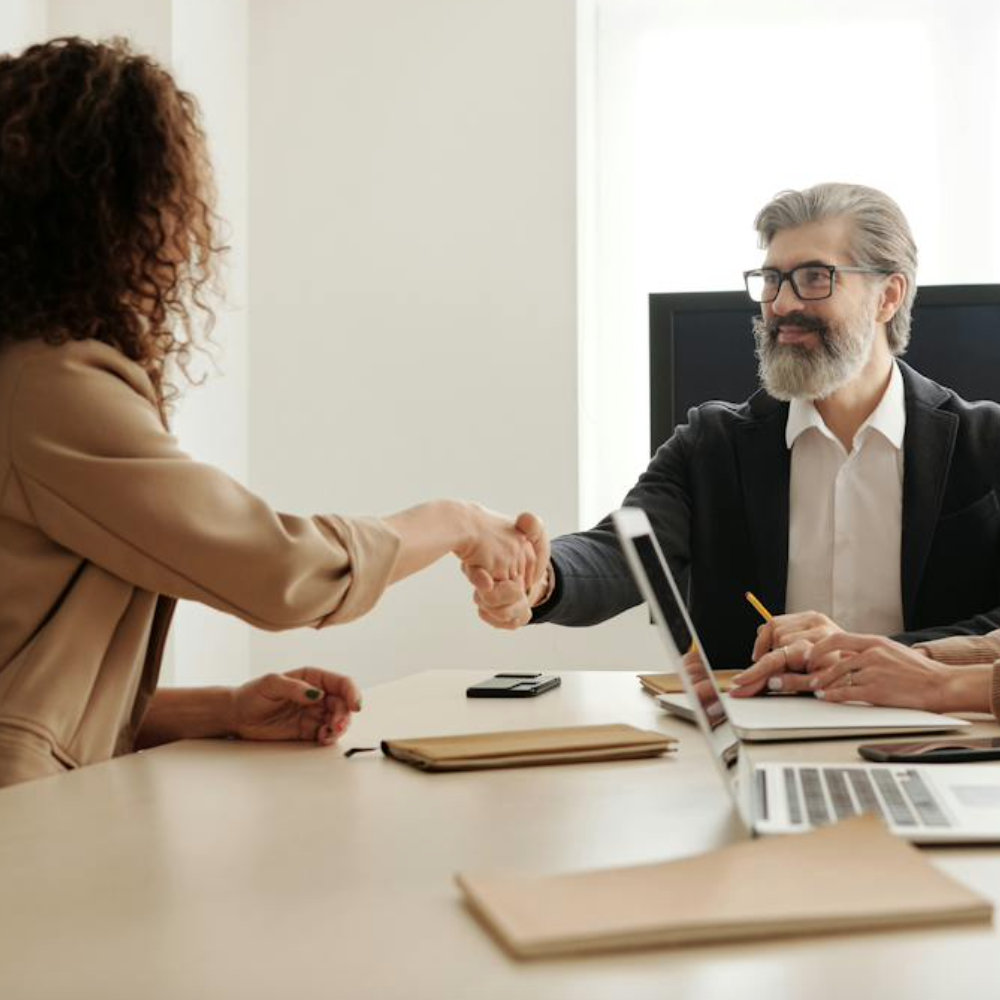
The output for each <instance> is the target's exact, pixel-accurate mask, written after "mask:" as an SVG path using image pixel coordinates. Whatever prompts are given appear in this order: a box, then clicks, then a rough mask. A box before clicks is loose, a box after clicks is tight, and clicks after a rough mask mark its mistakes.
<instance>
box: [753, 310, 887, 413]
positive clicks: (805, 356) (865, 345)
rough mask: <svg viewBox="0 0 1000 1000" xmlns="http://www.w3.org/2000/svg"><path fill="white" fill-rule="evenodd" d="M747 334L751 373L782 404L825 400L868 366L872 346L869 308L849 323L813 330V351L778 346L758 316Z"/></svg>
mask: <svg viewBox="0 0 1000 1000" xmlns="http://www.w3.org/2000/svg"><path fill="white" fill-rule="evenodd" d="M753 334H754V339H755V340H756V342H757V373H758V375H759V376H760V381H761V384H762V385H763V386H764V388H765V389H766V390H767V392H768V394H769V395H771V396H773V397H774V398H775V399H781V400H785V401H789V400H792V399H805V400H816V399H826V398H827V397H829V396H832V395H833V394H834V393H835V392H836V391H837V390H838V389H841V388H843V387H844V386H845V385H847V383H848V382H850V381H851V380H852V379H854V378H856V377H857V376H858V375H859V374H860V373H861V370H862V369H863V368H864V367H865V365H866V364H867V363H868V359H869V358H870V357H871V353H872V346H873V345H874V343H875V306H874V303H873V304H872V305H871V307H870V308H869V307H866V309H865V311H864V313H862V314H861V315H859V316H858V317H857V319H855V320H849V321H847V322H845V323H842V324H837V325H831V326H828V327H827V328H826V329H825V330H822V331H816V334H817V336H818V337H819V346H818V347H802V346H801V345H799V344H779V343H778V340H777V334H773V335H772V334H771V332H770V331H769V330H768V327H767V324H766V323H765V322H764V320H763V319H762V318H761V317H759V316H756V317H754V321H753Z"/></svg>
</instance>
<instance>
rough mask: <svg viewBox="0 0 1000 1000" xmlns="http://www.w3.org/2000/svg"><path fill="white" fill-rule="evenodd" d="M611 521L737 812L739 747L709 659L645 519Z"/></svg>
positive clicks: (631, 515)
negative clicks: (735, 801) (735, 802)
mask: <svg viewBox="0 0 1000 1000" xmlns="http://www.w3.org/2000/svg"><path fill="white" fill-rule="evenodd" d="M611 518H612V520H613V522H614V525H615V530H616V531H617V532H618V537H619V539H620V541H621V545H622V550H623V551H624V553H625V557H626V559H627V560H628V564H629V568H630V569H631V570H632V575H633V576H634V577H635V582H636V584H637V585H638V587H639V592H640V593H641V594H642V596H643V598H645V600H646V603H647V604H648V605H649V608H650V611H651V612H652V614H653V620H654V621H655V622H656V625H657V627H658V629H659V632H660V635H661V637H662V638H663V643H664V645H665V646H666V647H667V654H668V657H669V660H670V666H671V667H672V668H673V670H674V671H676V673H678V674H679V675H680V678H681V683H682V684H683V685H684V691H685V692H686V694H687V697H688V700H689V701H690V703H691V708H692V711H693V712H694V715H695V718H696V719H697V720H698V725H699V727H700V728H701V731H702V733H703V734H704V736H705V739H706V740H707V741H708V744H709V747H710V749H711V751H712V757H713V758H714V760H715V762H716V766H717V767H718V769H719V772H720V774H721V775H722V777H723V779H724V781H725V783H726V787H727V788H728V789H729V791H730V794H732V795H733V797H734V799H736V800H737V804H738V805H740V806H742V802H741V801H740V799H741V797H740V796H738V795H737V793H736V790H735V788H734V787H733V782H734V781H735V779H736V775H737V771H738V767H739V762H740V752H741V749H742V743H741V741H740V738H739V737H738V736H737V735H736V733H735V732H734V731H733V727H732V724H731V723H730V721H729V716H728V715H727V714H726V709H725V706H724V705H723V704H722V699H721V698H720V697H719V689H718V687H717V685H716V683H715V678H714V677H713V676H712V670H711V667H710V665H709V662H708V657H707V656H706V655H705V654H704V653H703V652H702V645H701V643H700V642H699V641H698V636H697V635H696V634H695V630H694V626H693V625H692V624H691V619H690V618H689V617H688V613H687V608H686V607H685V606H684V602H683V601H682V600H681V596H680V593H679V592H678V590H677V585H676V584H675V583H674V577H673V574H672V573H671V572H670V567H669V566H668V565H667V561H666V559H664V558H663V552H662V551H661V550H660V545H659V543H658V542H657V540H656V536H655V535H654V534H653V529H652V527H651V525H650V523H649V518H648V517H646V512H645V511H643V510H640V509H639V508H638V507H624V508H622V509H621V510H618V511H615V512H614V513H613V514H612V515H611ZM741 811H742V809H741Z"/></svg>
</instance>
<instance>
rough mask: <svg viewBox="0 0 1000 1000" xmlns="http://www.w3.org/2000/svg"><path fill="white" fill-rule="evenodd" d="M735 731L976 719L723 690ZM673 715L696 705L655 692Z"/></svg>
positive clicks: (957, 724) (779, 735)
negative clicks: (736, 695) (738, 694)
mask: <svg viewBox="0 0 1000 1000" xmlns="http://www.w3.org/2000/svg"><path fill="white" fill-rule="evenodd" d="M722 700H723V702H724V703H725V706H726V714H727V715H728V716H729V721H730V723H731V725H732V727H733V731H734V732H735V733H736V735H737V736H739V737H740V739H742V740H746V741H747V742H751V743H752V742H757V741H762V740H825V739H832V738H833V737H835V736H893V735H897V736H905V735H906V734H907V733H935V732H938V733H939V732H954V731H955V730H958V729H967V728H968V727H969V726H971V725H972V723H971V722H969V721H968V719H957V718H955V717H954V716H951V715H938V714H937V713H936V712H920V711H917V710H916V709H912V708H875V707H873V706H871V705H860V704H855V705H851V704H845V703H843V702H828V701H820V700H818V699H816V698H811V697H808V696H801V697H795V696H792V695H781V696H776V695H767V696H764V697H761V698H747V699H745V700H741V699H738V698H730V697H729V696H728V695H725V694H724V695H722ZM657 701H658V702H659V703H660V705H662V706H663V708H665V709H666V710H667V711H668V712H669V713H670V714H671V715H677V716H679V717H680V718H682V719H686V720H687V721H688V722H694V721H695V719H696V714H695V713H696V709H695V708H694V707H693V706H692V704H691V701H690V699H689V698H688V696H687V695H686V694H662V695H660V696H659V697H658V698H657Z"/></svg>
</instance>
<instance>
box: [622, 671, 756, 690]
mask: <svg viewBox="0 0 1000 1000" xmlns="http://www.w3.org/2000/svg"><path fill="white" fill-rule="evenodd" d="M741 673H743V671H742V670H713V671H712V676H713V677H714V678H715V683H716V684H718V685H719V690H720V691H728V690H729V689H730V688H731V687H732V686H733V678H734V677H735V676H736V675H737V674H741ZM636 676H637V677H638V678H639V683H640V684H641V685H642V686H643V687H644V688H645V689H646V690H647V691H648V692H649V693H650V694H683V693H684V685H683V684H682V683H681V678H680V674H637V675H636Z"/></svg>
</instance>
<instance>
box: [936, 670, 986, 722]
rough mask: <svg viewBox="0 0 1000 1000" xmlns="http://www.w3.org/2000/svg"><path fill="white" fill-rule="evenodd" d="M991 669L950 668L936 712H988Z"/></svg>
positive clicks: (942, 685) (939, 688) (940, 689)
mask: <svg viewBox="0 0 1000 1000" xmlns="http://www.w3.org/2000/svg"><path fill="white" fill-rule="evenodd" d="M992 679H993V668H992V667H989V666H987V667H978V666H977V667H968V668H965V669H962V668H960V667H952V668H951V669H949V670H948V672H947V673H946V674H945V675H944V680H943V683H941V684H940V685H939V686H938V690H939V691H940V696H939V699H938V700H939V704H938V705H937V706H935V708H934V709H933V711H936V712H945V713H947V712H989V711H991V707H990V690H991V682H992Z"/></svg>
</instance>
